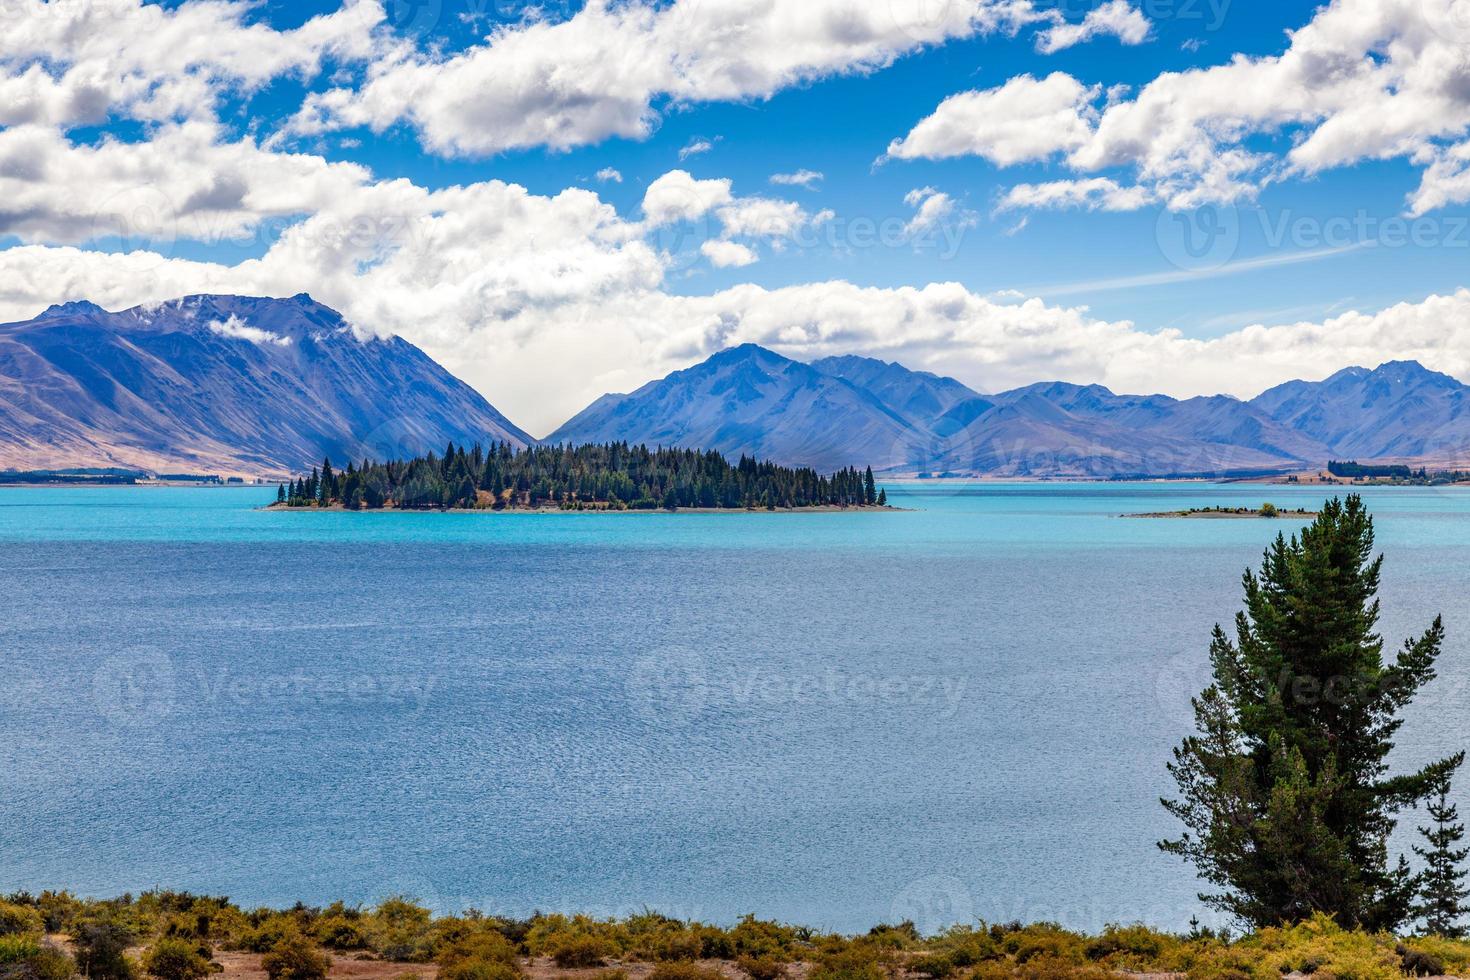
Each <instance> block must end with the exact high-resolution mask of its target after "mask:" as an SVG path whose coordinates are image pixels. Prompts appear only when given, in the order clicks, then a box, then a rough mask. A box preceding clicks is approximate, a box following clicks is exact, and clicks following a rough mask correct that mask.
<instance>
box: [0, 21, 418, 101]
mask: <svg viewBox="0 0 1470 980" xmlns="http://www.w3.org/2000/svg"><path fill="white" fill-rule="evenodd" d="M255 8H256V5H255V4H253V3H245V2H227V0H226V2H215V3H185V4H179V5H168V6H165V5H162V4H155V3H144V2H143V0H107V2H87V3H46V2H44V0H7V2H6V3H5V5H4V23H5V29H4V31H0V125H6V126H15V125H23V124H27V123H32V124H41V125H50V126H67V127H70V126H77V125H85V124H90V123H97V122H101V121H103V120H105V119H106V118H107V117H108V116H109V114H114V113H115V114H118V115H123V116H127V117H131V118H137V119H143V120H150V121H164V120H171V119H185V118H203V117H207V116H208V115H210V114H211V113H212V111H213V109H214V106H215V104H216V102H217V101H218V98H219V96H220V95H221V94H222V93H224V92H226V91H238V92H251V91H254V90H256V89H258V88H259V87H260V86H262V85H264V84H265V83H267V82H269V81H270V80H272V79H275V78H279V77H282V76H290V75H294V76H298V77H311V76H314V75H315V74H316V73H317V72H318V71H319V70H320V69H321V67H322V65H323V62H324V61H325V60H327V59H335V60H341V61H363V60H365V59H368V58H370V57H373V56H375V55H381V54H383V53H385V52H386V50H387V49H388V46H389V41H388V40H387V35H386V34H385V33H384V32H383V31H382V30H381V29H380V28H381V25H382V23H383V21H384V11H383V6H382V4H381V2H380V0H347V2H346V3H344V4H343V5H342V7H341V8H339V9H338V10H336V11H334V12H332V13H330V14H323V15H320V16H317V17H313V18H312V19H310V20H308V21H307V22H306V23H305V24H303V25H302V26H300V27H298V28H295V29H293V30H288V31H277V30H274V29H272V28H270V27H268V26H266V25H264V24H261V23H258V22H250V21H249V17H250V16H251V15H252V14H253V13H255Z"/></svg>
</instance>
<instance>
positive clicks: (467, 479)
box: [276, 442, 888, 510]
mask: <svg viewBox="0 0 1470 980" xmlns="http://www.w3.org/2000/svg"><path fill="white" fill-rule="evenodd" d="M276 503H277V504H279V505H282V506H286V507H336V506H341V507H345V508H347V509H348V510H379V509H382V508H386V507H392V508H396V509H400V510H442V509H445V508H456V509H458V508H464V509H494V510H502V509H507V508H510V509H526V508H533V509H534V508H546V507H551V508H556V507H560V508H562V509H564V510H658V509H664V510H678V509H679V508H681V507H688V508H700V509H706V510H739V509H743V510H756V509H765V510H775V509H777V508H781V509H793V508H806V507H886V506H887V505H888V493H887V491H886V490H882V489H879V488H878V486H877V484H876V483H875V481H874V479H873V470H872V467H869V468H868V469H867V470H866V471H865V472H859V471H858V470H857V469H854V468H851V467H849V468H847V469H843V470H839V471H837V472H836V473H833V474H832V475H831V476H822V475H820V474H819V473H817V471H816V470H814V469H810V468H805V467H803V468H793V467H786V466H777V465H776V464H774V463H768V462H760V461H757V460H755V459H752V458H750V457H748V456H743V455H742V456H741V457H740V461H739V462H738V463H736V464H734V465H732V464H731V463H730V462H729V461H728V460H726V459H725V457H724V456H722V455H721V454H720V453H718V452H713V451H704V452H701V451H698V450H692V449H665V448H660V449H649V448H648V447H646V446H630V445H628V444H627V443H608V444H606V445H588V446H570V445H567V446H530V447H528V448H525V449H517V448H515V447H514V446H512V445H510V444H509V443H505V442H500V443H495V444H493V445H491V446H490V447H489V448H488V449H485V448H482V447H481V446H479V445H475V446H473V447H471V448H469V449H466V448H465V447H464V446H456V445H454V443H452V442H451V443H450V444H449V445H448V446H447V447H446V448H445V450H444V454H443V455H442V456H438V455H435V454H434V453H432V452H431V453H428V454H427V455H425V456H420V457H416V458H414V459H408V460H391V461H388V462H371V461H368V460H363V462H362V463H361V464H354V463H351V462H349V463H348V464H347V468H346V469H345V470H342V471H338V470H335V469H333V467H332V461H331V460H330V459H326V460H323V462H322V465H321V467H320V468H313V469H312V471H311V473H310V474H309V475H307V476H303V477H301V478H299V479H293V480H292V481H291V482H290V483H289V484H282V485H281V486H280V487H279V488H278V490H277V493H276Z"/></svg>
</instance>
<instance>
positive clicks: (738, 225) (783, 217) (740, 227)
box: [643, 170, 832, 264]
mask: <svg viewBox="0 0 1470 980" xmlns="http://www.w3.org/2000/svg"><path fill="white" fill-rule="evenodd" d="M731 186H732V182H731V181H730V180H729V179H727V178H714V179H708V180H701V179H698V178H696V177H694V176H693V175H692V174H690V173H689V171H687V170H670V171H669V172H668V173H666V174H664V175H663V176H661V177H659V178H658V179H657V180H655V181H654V182H653V183H651V184H649V185H648V190H647V191H645V192H644V194H643V215H644V226H645V227H646V228H650V229H652V228H661V227H664V226H667V225H671V224H675V223H678V222H681V221H699V220H701V219H703V218H706V217H708V216H713V218H714V219H715V220H716V222H717V223H718V225H719V233H720V235H721V236H722V237H724V238H762V239H766V240H769V241H773V242H776V243H777V244H778V245H779V244H780V242H781V240H787V239H790V238H791V237H792V236H793V235H794V234H795V233H796V232H797V231H799V230H800V229H802V228H804V227H807V226H809V225H813V224H820V223H822V222H824V221H827V220H829V219H830V218H831V217H832V213H831V212H830V211H822V212H819V213H817V214H815V215H813V214H811V213H809V212H808V211H807V210H806V209H805V208H803V207H802V206H801V205H799V204H797V203H796V202H794V201H782V200H777V199H775V198H769V197H737V196H736V195H735V194H734V193H733V192H732V190H731ZM706 254H708V253H706ZM723 254H725V255H730V254H733V253H732V252H731V251H729V250H725V251H724V253H723ZM741 264H748V263H741Z"/></svg>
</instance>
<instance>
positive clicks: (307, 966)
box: [260, 932, 332, 980]
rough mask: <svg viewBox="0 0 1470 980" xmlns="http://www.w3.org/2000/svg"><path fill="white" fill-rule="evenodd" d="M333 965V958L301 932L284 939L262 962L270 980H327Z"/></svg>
mask: <svg viewBox="0 0 1470 980" xmlns="http://www.w3.org/2000/svg"><path fill="white" fill-rule="evenodd" d="M331 965H332V959H331V957H329V956H327V954H325V953H323V952H322V951H321V950H319V949H317V948H316V946H314V945H313V944H312V942H311V940H309V939H307V938H306V937H305V936H303V935H301V933H299V932H297V933H291V934H290V935H288V936H286V937H284V938H283V939H282V940H281V941H280V942H278V943H276V945H275V948H274V949H272V950H271V951H270V952H269V953H266V954H265V956H263V957H261V960H260V966H261V969H263V970H265V974H266V976H268V977H269V978H270V980H326V976H327V970H328V969H330V967H331Z"/></svg>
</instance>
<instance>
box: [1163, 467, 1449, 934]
mask: <svg viewBox="0 0 1470 980" xmlns="http://www.w3.org/2000/svg"><path fill="white" fill-rule="evenodd" d="M1382 562H1383V559H1382V557H1381V556H1380V557H1378V558H1374V557H1373V520H1372V518H1371V517H1370V516H1369V515H1368V513H1367V510H1366V508H1365V507H1364V505H1363V502H1362V500H1361V498H1359V497H1357V496H1356V495H1354V496H1350V497H1348V498H1347V501H1346V503H1344V502H1342V501H1340V500H1331V501H1328V502H1327V503H1326V504H1325V505H1324V506H1323V508H1322V511H1321V513H1320V514H1319V515H1318V516H1317V518H1316V520H1314V521H1313V522H1312V524H1311V525H1310V526H1309V527H1307V528H1305V529H1304V530H1303V531H1302V532H1301V535H1300V537H1297V536H1293V537H1292V538H1291V539H1290V541H1288V540H1287V539H1286V538H1285V537H1284V536H1283V535H1277V537H1276V540H1275V542H1274V543H1273V544H1272V546H1271V547H1270V548H1268V549H1267V551H1266V553H1265V556H1264V558H1263V560H1262V564H1261V570H1260V574H1259V576H1257V575H1256V574H1254V573H1252V572H1249V571H1247V572H1246V574H1245V577H1244V587H1245V609H1244V611H1242V612H1241V613H1239V614H1238V615H1237V617H1236V623H1235V638H1234V639H1233V640H1232V639H1231V638H1229V637H1227V636H1226V634H1225V631H1224V630H1223V629H1221V628H1220V627H1219V626H1216V627H1215V631H1214V636H1213V638H1212V641H1211V645H1210V659H1211V663H1212V667H1213V672H1214V683H1213V684H1212V685H1211V686H1210V687H1209V688H1207V689H1206V690H1205V691H1204V692H1203V693H1202V694H1201V695H1200V696H1199V697H1198V698H1196V699H1195V719H1196V728H1197V733H1196V734H1195V735H1192V736H1190V737H1188V738H1186V739H1185V740H1184V742H1183V743H1182V744H1181V745H1180V746H1179V747H1178V748H1177V749H1175V751H1174V761H1173V762H1172V763H1171V764H1170V765H1169V770H1170V772H1171V773H1172V774H1173V776H1174V778H1175V780H1176V781H1177V782H1178V784H1179V793H1180V798H1179V799H1177V800H1165V801H1164V806H1165V807H1166V808H1167V809H1168V810H1169V811H1170V812H1171V813H1172V814H1174V815H1175V816H1176V817H1178V818H1179V820H1180V821H1181V822H1182V823H1183V824H1184V826H1185V832H1184V834H1183V835H1181V836H1180V837H1179V838H1177V839H1174V840H1169V841H1164V842H1162V843H1161V844H1160V846H1161V847H1162V848H1163V849H1164V850H1165V851H1167V852H1170V853H1173V854H1176V855H1178V856H1180V857H1182V858H1184V859H1186V860H1188V861H1189V862H1190V863H1192V864H1193V865H1194V866H1195V868H1196V870H1197V871H1198V873H1199V874H1200V876H1201V877H1203V878H1204V879H1205V880H1207V881H1209V882H1210V883H1211V884H1212V885H1215V886H1216V887H1217V888H1219V889H1221V890H1220V891H1219V892H1217V893H1216V894H1213V895H1206V896H1201V897H1202V898H1203V899H1204V900H1205V901H1206V902H1208V903H1209V904H1211V905H1213V906H1215V907H1216V908H1219V909H1222V910H1224V911H1226V912H1229V913H1231V914H1232V915H1235V916H1237V917H1238V918H1240V919H1242V920H1244V921H1245V922H1247V923H1249V924H1251V925H1253V926H1257V927H1262V926H1269V925H1273V924H1276V923H1284V922H1293V921H1297V920H1301V919H1303V918H1306V917H1308V916H1310V915H1312V914H1314V913H1315V912H1317V911H1326V912H1328V913H1329V914H1330V915H1332V916H1333V917H1334V918H1335V919H1336V920H1338V921H1339V922H1340V923H1342V924H1344V925H1360V926H1363V927H1364V928H1366V929H1368V930H1370V931H1372V930H1380V929H1392V928H1396V927H1397V926H1399V925H1401V924H1402V923H1403V922H1404V921H1405V919H1407V918H1408V916H1409V915H1410V911H1411V902H1412V899H1413V891H1414V884H1415V879H1414V876H1413V875H1412V874H1411V873H1410V871H1409V868H1408V865H1407V863H1406V862H1405V861H1404V860H1403V859H1402V858H1401V859H1400V860H1399V862H1398V863H1397V864H1396V865H1395V864H1390V863H1389V859H1388V839H1389V835H1390V834H1391V833H1392V831H1393V829H1394V826H1395V820H1394V816H1395V814H1396V813H1397V812H1398V811H1399V810H1401V809H1402V808H1403V807H1405V806H1409V805H1413V804H1415V803H1416V802H1417V801H1419V800H1422V799H1424V798H1425V797H1426V796H1427V795H1429V794H1430V793H1431V792H1432V791H1433V790H1434V788H1435V787H1437V786H1438V785H1439V784H1440V783H1441V782H1442V781H1443V780H1445V779H1447V778H1448V776H1449V774H1450V773H1452V772H1453V771H1454V770H1455V769H1456V768H1457V767H1458V766H1459V765H1460V763H1461V761H1462V760H1463V755H1462V754H1457V755H1455V756H1452V757H1450V758H1447V759H1443V760H1441V761H1439V762H1436V763H1433V764H1431V765H1429V766H1426V767H1424V768H1423V769H1421V770H1419V771H1418V772H1416V773H1412V774H1409V775H1403V776H1389V775H1388V773H1387V768H1388V767H1387V763H1386V757H1387V755H1388V753H1389V750H1390V749H1392V747H1393V736H1394V734H1395V733H1396V732H1397V731H1398V728H1399V726H1400V725H1401V724H1402V719H1401V717H1400V715H1401V712H1402V710H1403V708H1404V707H1405V706H1406V705H1407V704H1408V703H1409V702H1410V701H1411V700H1412V698H1413V697H1414V695H1415V693H1416V692H1417V691H1418V690H1419V689H1420V688H1421V687H1422V686H1423V685H1425V684H1426V683H1428V682H1429V681H1431V680H1432V679H1433V678H1434V676H1435V667H1434V665H1435V661H1436V660H1437V658H1438V656H1439V650H1440V644H1441V642H1442V640H1443V638H1444V629H1443V626H1442V625H1441V623H1440V621H1439V619H1437V618H1436V619H1435V621H1434V623H1433V625H1431V626H1430V627H1429V629H1428V630H1427V631H1425V633H1424V634H1423V635H1422V636H1420V637H1419V638H1418V639H1415V640H1411V641H1409V642H1407V643H1405V644H1404V647H1403V649H1402V650H1401V652H1400V653H1399V654H1398V656H1397V658H1395V659H1394V660H1393V661H1392V662H1389V663H1385V661H1384V658H1383V655H1382V653H1383V640H1382V638H1381V637H1380V636H1379V635H1378V634H1377V633H1376V632H1375V631H1374V630H1375V627H1376V625H1377V622H1378V601H1377V598H1376V595H1377V592H1378V582H1379V574H1380V570H1381V568H1382Z"/></svg>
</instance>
